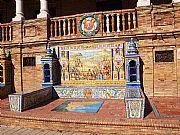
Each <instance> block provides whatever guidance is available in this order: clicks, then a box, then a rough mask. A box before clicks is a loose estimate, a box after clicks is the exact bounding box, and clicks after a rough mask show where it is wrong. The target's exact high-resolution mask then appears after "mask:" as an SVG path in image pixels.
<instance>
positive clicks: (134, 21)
mask: <svg viewBox="0 0 180 135" xmlns="http://www.w3.org/2000/svg"><path fill="white" fill-rule="evenodd" d="M133 25H134V29H136V13H135V12H133Z"/></svg>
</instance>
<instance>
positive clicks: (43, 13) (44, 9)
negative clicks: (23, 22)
mask: <svg viewBox="0 0 180 135" xmlns="http://www.w3.org/2000/svg"><path fill="white" fill-rule="evenodd" d="M40 8H41V9H40V13H39V14H38V15H37V18H47V17H49V10H48V3H47V0H40Z"/></svg>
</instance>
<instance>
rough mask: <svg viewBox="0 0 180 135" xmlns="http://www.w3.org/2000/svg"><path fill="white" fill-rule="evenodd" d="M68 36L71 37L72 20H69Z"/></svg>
mask: <svg viewBox="0 0 180 135" xmlns="http://www.w3.org/2000/svg"><path fill="white" fill-rule="evenodd" d="M68 35H69V36H70V35H71V19H68Z"/></svg>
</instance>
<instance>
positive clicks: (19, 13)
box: [12, 0, 25, 21]
mask: <svg viewBox="0 0 180 135" xmlns="http://www.w3.org/2000/svg"><path fill="white" fill-rule="evenodd" d="M24 19H25V18H24V13H23V0H16V16H15V17H14V18H13V19H12V21H22V20H24Z"/></svg>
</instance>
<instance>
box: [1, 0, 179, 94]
mask: <svg viewBox="0 0 180 135" xmlns="http://www.w3.org/2000/svg"><path fill="white" fill-rule="evenodd" d="M136 11H137V25H138V28H137V30H136V31H128V32H125V33H116V34H115V33H113V32H112V33H109V34H108V35H107V34H104V33H103V30H100V31H99V33H98V36H99V37H95V38H93V37H92V38H89V37H88V38H87V37H84V36H82V35H80V33H79V31H78V29H76V31H77V33H76V35H73V36H72V35H71V36H69V35H66V36H65V37H63V38H61V37H59V38H58V37H57V38H52V37H51V36H52V35H51V34H50V33H51V32H52V31H51V28H50V23H51V20H50V19H35V20H25V21H23V22H21V23H20V22H16V23H11V25H12V26H13V32H12V41H10V42H1V44H2V46H4V47H5V49H6V51H7V52H8V51H11V54H12V62H13V65H14V82H15V84H14V85H15V89H16V91H17V92H19V91H21V90H22V89H23V90H24V91H27V90H32V89H33V90H34V89H40V88H41V87H42V86H41V83H42V81H43V71H42V65H41V64H40V63H37V61H36V66H30V67H29V66H27V67H23V63H22V65H21V62H20V60H21V59H22V60H23V57H35V58H36V60H37V59H38V58H41V57H44V56H45V50H46V44H47V41H48V40H49V41H50V44H51V45H52V46H59V47H61V46H65V45H72V46H73V45H77V44H87V43H88V44H93V43H98V44H101V43H102V42H103V43H104V42H105V43H110V42H117V41H119V40H120V41H123V40H125V39H128V38H130V37H133V38H137V39H138V42H139V43H138V50H139V54H140V57H141V60H142V62H141V68H142V72H141V80H142V82H143V86H144V92H145V94H146V95H147V96H180V94H179V93H180V89H179V88H180V73H179V72H178V71H179V70H180V58H179V53H180V51H179V50H180V37H179V29H180V21H179V20H180V3H176V4H173V5H172V4H167V5H159V6H157V5H156V6H148V7H138V8H136ZM111 13H112V12H109V14H111ZM76 21H77V22H78V19H77V20H76ZM107 36H109V37H107ZM165 50H173V55H174V61H173V62H155V52H156V51H165ZM21 54H22V56H21ZM21 66H22V68H21ZM21 81H22V82H21Z"/></svg>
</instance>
